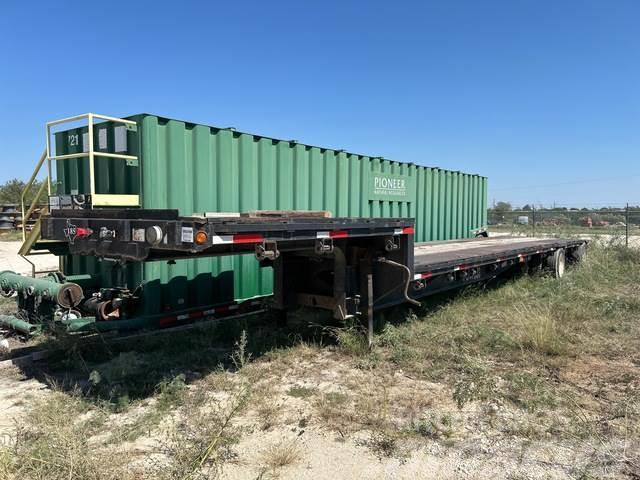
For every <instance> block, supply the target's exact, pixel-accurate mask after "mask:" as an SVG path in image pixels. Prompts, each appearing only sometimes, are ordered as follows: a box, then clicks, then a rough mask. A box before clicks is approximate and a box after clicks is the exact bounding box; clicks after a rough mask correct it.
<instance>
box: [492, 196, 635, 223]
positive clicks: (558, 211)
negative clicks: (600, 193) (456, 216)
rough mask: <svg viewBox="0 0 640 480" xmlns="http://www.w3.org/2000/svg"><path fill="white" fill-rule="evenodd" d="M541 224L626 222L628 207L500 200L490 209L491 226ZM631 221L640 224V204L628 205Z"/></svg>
mask: <svg viewBox="0 0 640 480" xmlns="http://www.w3.org/2000/svg"><path fill="white" fill-rule="evenodd" d="M534 210H535V222H536V224H539V225H545V224H546V225H581V226H585V225H592V226H596V227H597V226H607V225H616V224H624V223H625V222H626V213H625V207H622V208H620V207H599V208H586V207H583V208H571V207H550V208H544V207H533V206H532V205H528V204H527V205H524V206H522V207H520V208H517V207H516V208H514V207H513V206H512V205H511V204H510V203H509V202H497V203H496V204H494V206H493V207H491V208H489V209H488V212H487V219H488V222H489V225H499V224H513V223H524V222H525V220H524V217H527V220H526V222H528V223H530V224H531V223H533V221H534ZM629 223H630V224H640V206H638V205H634V206H631V205H629Z"/></svg>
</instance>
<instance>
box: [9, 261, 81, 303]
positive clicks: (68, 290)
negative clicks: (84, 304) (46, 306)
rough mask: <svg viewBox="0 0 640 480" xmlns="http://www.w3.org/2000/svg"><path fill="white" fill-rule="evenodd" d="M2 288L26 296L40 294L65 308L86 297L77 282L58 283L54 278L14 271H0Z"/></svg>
mask: <svg viewBox="0 0 640 480" xmlns="http://www.w3.org/2000/svg"><path fill="white" fill-rule="evenodd" d="M0 289H1V290H2V291H3V292H5V293H8V292H12V291H17V292H18V293H20V294H23V295H24V296H40V297H42V298H44V299H46V300H50V301H52V302H55V303H57V304H58V305H60V306H61V307H64V308H72V307H75V306H76V305H78V304H79V303H80V302H81V301H82V299H83V298H84V294H83V292H82V288H80V286H79V285H77V284H75V283H56V282H55V281H54V280H53V279H52V278H48V279H46V278H32V277H25V276H23V275H19V274H17V273H14V272H10V271H8V270H7V271H4V272H0Z"/></svg>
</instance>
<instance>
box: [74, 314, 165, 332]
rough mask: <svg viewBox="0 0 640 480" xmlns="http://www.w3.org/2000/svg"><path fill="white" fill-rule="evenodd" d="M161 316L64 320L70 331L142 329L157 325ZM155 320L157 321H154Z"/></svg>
mask: <svg viewBox="0 0 640 480" xmlns="http://www.w3.org/2000/svg"><path fill="white" fill-rule="evenodd" d="M160 318H161V317H160V316H155V317H150V316H143V317H134V318H129V319H123V320H102V321H99V322H96V319H95V317H82V318H76V319H74V320H63V321H62V323H63V324H64V325H66V327H67V331H68V332H96V331H97V332H106V331H109V330H140V329H143V328H149V327H157V321H158V320H160ZM154 321H155V322H154Z"/></svg>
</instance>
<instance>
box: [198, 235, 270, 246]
mask: <svg viewBox="0 0 640 480" xmlns="http://www.w3.org/2000/svg"><path fill="white" fill-rule="evenodd" d="M263 240H264V237H263V236H262V235H261V234H259V233H237V234H235V235H212V236H211V243H212V244H213V245H223V244H231V243H236V244H237V243H260V242H262V241H263Z"/></svg>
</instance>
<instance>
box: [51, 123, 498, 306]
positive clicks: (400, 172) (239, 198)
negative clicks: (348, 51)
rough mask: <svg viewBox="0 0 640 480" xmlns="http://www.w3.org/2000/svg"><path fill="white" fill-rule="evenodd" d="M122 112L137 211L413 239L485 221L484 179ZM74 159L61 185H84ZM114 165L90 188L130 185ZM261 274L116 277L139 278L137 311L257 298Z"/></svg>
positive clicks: (265, 279)
mask: <svg viewBox="0 0 640 480" xmlns="http://www.w3.org/2000/svg"><path fill="white" fill-rule="evenodd" d="M131 118H133V119H136V121H138V134H137V135H138V136H139V137H138V138H131V139H130V141H129V147H130V148H129V153H132V154H137V155H139V156H140V158H141V169H142V181H141V184H142V202H143V207H145V208H177V209H178V210H179V211H180V213H181V214H183V215H190V214H192V213H201V212H205V211H211V212H214V211H215V212H245V211H249V210H275V209H282V210H285V209H297V210H329V211H331V212H332V213H333V215H334V216H352V217H415V218H416V241H429V240H447V239H453V238H465V237H470V236H471V230H472V229H474V228H478V227H480V226H482V225H483V224H484V223H485V222H486V178H484V177H479V176H477V175H469V174H464V173H460V172H451V171H446V170H441V169H438V168H430V167H421V166H416V165H412V164H406V163H399V162H395V161H390V160H386V159H382V158H373V157H368V156H363V155H358V154H352V153H347V152H344V151H336V150H331V149H324V148H319V147H314V146H308V145H303V144H300V143H296V142H290V141H282V140H276V139H272V138H266V137H261V136H257V135H252V134H246V133H240V132H235V131H232V130H228V129H219V128H214V127H209V126H204V125H194V124H190V123H185V122H181V121H177V120H170V119H165V118H160V117H156V116H151V115H140V116H136V117H131ZM79 133H80V134H82V131H80V132H79ZM130 133H131V132H130ZM96 135H97V134H96ZM112 137H113V134H112V132H110V133H109V137H108V138H110V139H111V138H112ZM96 138H97V137H96ZM65 139H66V135H62V136H60V137H59V140H58V141H57V142H56V145H57V144H58V143H60V144H61V147H60V149H57V151H58V153H70V151H71V150H70V149H69V147H68V145H65ZM137 141H139V145H138V144H137V143H136V142H137ZM76 162H78V161H76ZM80 163H81V161H80V162H78V164H74V165H71V164H70V165H69V166H68V167H66V170H65V169H63V171H62V173H63V175H62V176H63V185H62V187H61V188H62V189H63V190H64V191H69V188H77V186H78V185H82V184H83V182H85V183H86V174H85V173H84V171H85V168H84V167H83V166H82V165H81V164H80ZM120 165H121V164H120ZM117 168H122V167H121V166H120V167H116V166H114V164H113V161H111V160H108V161H105V162H103V165H102V166H101V167H100V170H99V171H98V175H97V177H98V178H99V182H100V191H104V192H105V193H107V192H109V191H111V192H112V193H116V192H117V193H121V192H120V190H121V189H122V188H127V189H130V188H132V186H133V185H135V184H136V183H137V177H134V175H136V174H137V173H134V171H135V172H137V171H138V169H135V168H133V169H128V171H121V170H116V169H117ZM130 177H131V178H130ZM83 178H84V180H83ZM389 186H391V188H386V187H389ZM400 186H403V187H404V188H400ZM378 187H379V188H378ZM105 264H106V262H103V264H102V265H100V264H98V263H97V262H95V261H94V260H93V259H72V260H68V261H67V270H68V271H69V272H73V273H79V272H84V271H95V270H100V271H103V272H104V273H105V274H106V275H108V276H109V278H114V275H116V274H117V272H116V273H114V272H113V267H112V266H111V265H105ZM271 277H272V273H271V271H270V270H269V269H265V270H260V269H259V267H258V264H257V262H256V261H255V259H254V258H253V257H252V256H236V257H224V258H211V259H199V260H181V261H177V262H176V263H175V264H173V265H169V264H167V263H165V262H149V263H145V264H144V265H142V266H140V265H137V266H136V265H132V266H129V267H127V271H126V272H125V273H124V278H126V279H127V281H128V282H129V283H130V284H129V287H134V286H135V284H137V283H139V282H140V281H144V282H145V287H144V296H145V309H146V311H147V312H156V311H160V310H168V309H179V308H184V307H186V306H187V305H188V306H195V305H204V304H210V303H214V302H218V301H226V300H231V299H233V298H234V297H235V298H248V297H251V296H254V295H266V294H269V293H270V292H271V288H272V283H271Z"/></svg>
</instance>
